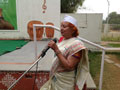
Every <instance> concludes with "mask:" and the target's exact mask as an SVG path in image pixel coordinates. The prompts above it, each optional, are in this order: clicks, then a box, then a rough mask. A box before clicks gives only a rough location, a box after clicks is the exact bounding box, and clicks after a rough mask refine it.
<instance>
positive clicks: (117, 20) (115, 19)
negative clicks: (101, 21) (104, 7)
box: [106, 12, 120, 30]
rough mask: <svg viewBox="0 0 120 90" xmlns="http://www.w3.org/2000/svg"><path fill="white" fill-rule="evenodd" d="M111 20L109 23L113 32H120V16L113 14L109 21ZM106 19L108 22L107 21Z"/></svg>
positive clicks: (110, 15)
mask: <svg viewBox="0 0 120 90" xmlns="http://www.w3.org/2000/svg"><path fill="white" fill-rule="evenodd" d="M108 18H109V21H108V23H109V24H112V25H111V27H110V28H111V30H120V14H117V13H116V12H111V13H110V14H109V15H108V17H107V19H108ZM107 19H106V21H107Z"/></svg>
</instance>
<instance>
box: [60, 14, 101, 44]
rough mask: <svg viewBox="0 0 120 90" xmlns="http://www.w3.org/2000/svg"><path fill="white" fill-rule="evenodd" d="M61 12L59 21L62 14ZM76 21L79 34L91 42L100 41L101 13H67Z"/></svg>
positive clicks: (62, 16)
mask: <svg viewBox="0 0 120 90" xmlns="http://www.w3.org/2000/svg"><path fill="white" fill-rule="evenodd" d="M65 15H68V14H65V13H64V14H61V21H62V20H63V18H64V16H65ZM69 15H71V16H73V17H75V18H76V19H77V21H78V29H79V34H80V35H79V36H80V37H82V38H85V39H87V40H89V41H92V42H97V43H99V42H100V41H101V30H102V14H83V13H82V14H69Z"/></svg>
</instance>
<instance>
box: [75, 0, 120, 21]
mask: <svg viewBox="0 0 120 90" xmlns="http://www.w3.org/2000/svg"><path fill="white" fill-rule="evenodd" d="M107 1H109V5H108V2H107ZM108 6H109V13H110V12H113V11H116V12H117V13H118V14H120V0H85V2H84V3H83V6H82V7H79V8H80V9H78V11H77V13H103V19H105V18H106V17H107V15H108ZM85 8H86V9H85Z"/></svg>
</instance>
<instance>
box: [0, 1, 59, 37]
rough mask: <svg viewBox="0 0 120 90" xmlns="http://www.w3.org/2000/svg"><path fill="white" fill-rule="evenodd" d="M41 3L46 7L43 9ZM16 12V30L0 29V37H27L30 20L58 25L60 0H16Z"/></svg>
mask: <svg viewBox="0 0 120 90" xmlns="http://www.w3.org/2000/svg"><path fill="white" fill-rule="evenodd" d="M45 1H46V2H45ZM43 5H46V7H47V8H46V9H43ZM43 11H45V13H43ZM16 13H17V26H18V30H0V39H29V35H28V33H27V24H28V22H29V21H31V20H38V21H41V22H42V23H44V24H46V23H47V22H52V23H53V24H54V25H55V26H57V27H59V25H60V0H16ZM55 36H58V35H57V33H55Z"/></svg>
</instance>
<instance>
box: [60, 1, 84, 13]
mask: <svg viewBox="0 0 120 90" xmlns="http://www.w3.org/2000/svg"><path fill="white" fill-rule="evenodd" d="M84 1H85V0H61V13H73V12H76V10H77V8H78V6H79V5H81V6H82V4H83V2H84Z"/></svg>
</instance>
